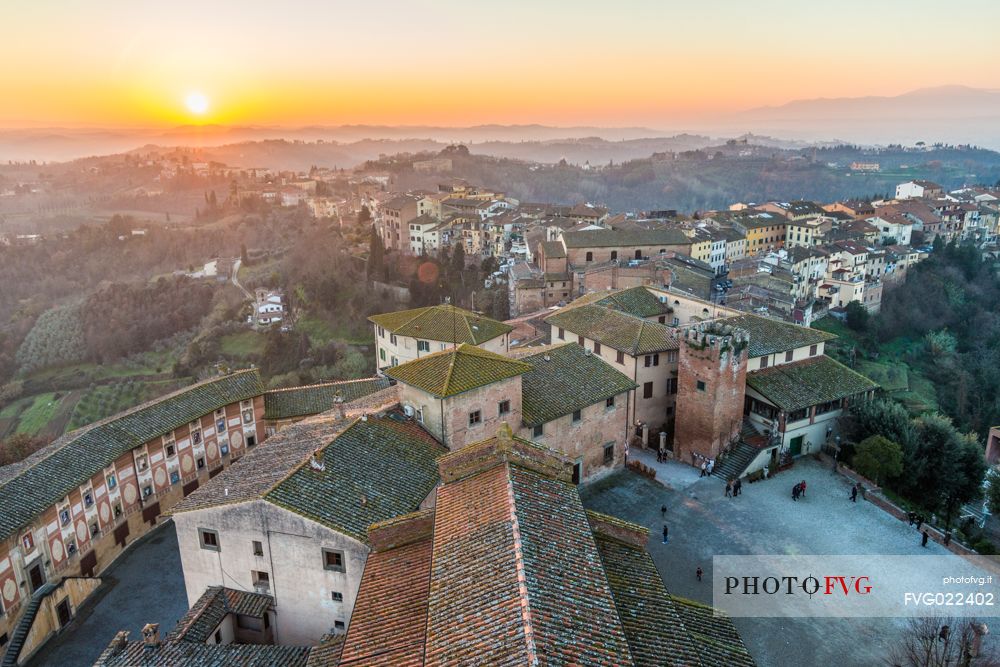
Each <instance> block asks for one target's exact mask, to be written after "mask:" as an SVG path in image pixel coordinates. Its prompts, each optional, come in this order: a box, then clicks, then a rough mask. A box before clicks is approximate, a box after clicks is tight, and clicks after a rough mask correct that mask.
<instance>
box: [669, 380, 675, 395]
mask: <svg viewBox="0 0 1000 667" xmlns="http://www.w3.org/2000/svg"><path fill="white" fill-rule="evenodd" d="M676 393H677V378H667V395H668V396H669V395H670V394H676Z"/></svg>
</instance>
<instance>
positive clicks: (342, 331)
mask: <svg viewBox="0 0 1000 667" xmlns="http://www.w3.org/2000/svg"><path fill="white" fill-rule="evenodd" d="M295 329H296V330H297V331H301V332H302V333H304V334H306V335H307V336H309V342H311V343H312V344H313V345H315V346H320V345H326V344H327V343H329V342H331V341H341V342H344V343H351V344H353V345H370V344H371V343H373V342H374V340H375V338H374V333H373V332H372V329H371V326H370V325H369V324H368V322H367V321H365V322H364V324H360V325H359V324H358V323H357V322H355V323H348V322H344V321H340V322H337V323H331V322H328V321H327V320H324V319H321V318H320V317H317V316H316V315H312V314H309V315H306V314H303V315H301V316H300V317H299V318H298V320H297V321H296V323H295Z"/></svg>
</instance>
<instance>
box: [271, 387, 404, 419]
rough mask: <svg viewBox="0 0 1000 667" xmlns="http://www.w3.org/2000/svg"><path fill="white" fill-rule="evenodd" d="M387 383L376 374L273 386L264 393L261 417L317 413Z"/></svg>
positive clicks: (375, 389) (288, 416) (373, 391)
mask: <svg viewBox="0 0 1000 667" xmlns="http://www.w3.org/2000/svg"><path fill="white" fill-rule="evenodd" d="M389 385H390V380H389V379H388V378H381V377H375V378H364V379H361V380H343V381H340V382H323V383H320V384H310V385H306V386H303V387H289V388H287V389H275V390H272V391H269V392H267V393H265V394H264V418H265V419H291V418H294V417H303V416H306V415H315V414H319V413H320V412H325V411H326V410H329V409H331V408H332V407H333V406H334V405H336V404H337V403H347V402H350V401H353V400H356V399H359V398H363V397H364V396H368V395H369V394H374V393H375V392H376V391H381V390H382V389H385V388H386V387H388V386H389Z"/></svg>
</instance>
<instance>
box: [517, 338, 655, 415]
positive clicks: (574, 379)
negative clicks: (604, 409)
mask: <svg viewBox="0 0 1000 667" xmlns="http://www.w3.org/2000/svg"><path fill="white" fill-rule="evenodd" d="M522 360H523V361H525V362H527V363H529V364H531V366H532V369H531V370H530V371H528V372H527V373H525V374H524V375H523V376H522V379H521V404H522V407H521V410H522V419H523V421H524V423H525V424H526V425H527V426H536V425H538V424H544V423H546V422H550V421H552V420H553V419H557V418H559V417H562V416H563V415H568V414H571V413H573V412H575V411H577V410H582V409H583V408H586V407H588V406H590V405H594V404H595V403H602V402H604V401H605V400H607V399H608V398H610V397H612V396H617V395H618V394H621V393H623V392H626V391H629V390H631V389H634V388H635V387H636V384H635V383H634V382H632V381H631V380H629V379H628V377H626V376H625V375H624V374H622V373H620V372H618V371H616V370H615V369H614V368H612V367H611V366H610V365H609V364H606V363H605V362H604V361H602V360H601V359H600V358H599V357H597V356H596V355H594V354H588V353H587V351H586V350H584V349H583V348H582V347H580V346H579V345H577V344H576V343H564V344H562V345H555V346H551V347H549V348H547V349H546V350H545V351H543V352H538V353H536V354H533V355H531V356H528V357H523V358H522Z"/></svg>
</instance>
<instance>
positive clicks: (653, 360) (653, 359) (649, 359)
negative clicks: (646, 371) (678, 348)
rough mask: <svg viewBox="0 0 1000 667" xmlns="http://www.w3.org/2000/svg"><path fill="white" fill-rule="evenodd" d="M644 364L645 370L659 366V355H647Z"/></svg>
mask: <svg viewBox="0 0 1000 667" xmlns="http://www.w3.org/2000/svg"><path fill="white" fill-rule="evenodd" d="M645 364H646V368H649V367H650V366H659V365H660V354H659V353H656V354H647V355H646V358H645Z"/></svg>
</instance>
